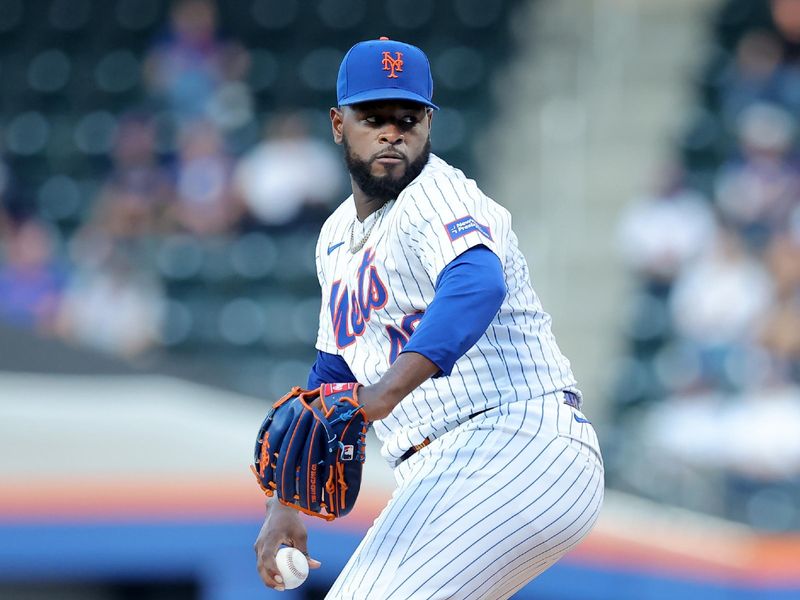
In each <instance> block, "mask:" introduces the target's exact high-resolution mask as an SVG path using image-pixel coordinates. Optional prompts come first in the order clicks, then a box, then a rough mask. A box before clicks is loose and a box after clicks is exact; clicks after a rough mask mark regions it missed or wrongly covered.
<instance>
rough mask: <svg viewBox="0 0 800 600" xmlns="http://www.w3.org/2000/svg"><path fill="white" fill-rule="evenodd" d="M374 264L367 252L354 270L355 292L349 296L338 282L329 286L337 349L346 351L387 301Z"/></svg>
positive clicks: (369, 253)
mask: <svg viewBox="0 0 800 600" xmlns="http://www.w3.org/2000/svg"><path fill="white" fill-rule="evenodd" d="M374 260H375V253H374V252H373V251H372V249H371V248H370V249H367V251H366V252H364V258H363V260H362V261H361V266H359V267H358V289H355V290H353V291H352V292H351V291H350V290H349V289H348V288H347V286H346V285H345V286H342V282H341V280H339V281H334V282H333V286H332V287H331V298H330V309H331V322H332V323H333V333H334V335H335V337H336V347H337V348H346V347H347V346H349V345H350V344H352V343H353V342H355V341H356V338H357V337H359V336H361V335H363V334H364V331H365V330H366V328H367V323H368V322H369V319H370V317H371V316H372V311H373V310H379V309H381V308H383V307H384V306H386V302H387V300H388V299H389V293H388V291H387V289H386V285H385V284H384V283H383V281H381V278H380V277H379V276H378V269H376V268H375V267H374V266H373V264H372V263H373V261H374Z"/></svg>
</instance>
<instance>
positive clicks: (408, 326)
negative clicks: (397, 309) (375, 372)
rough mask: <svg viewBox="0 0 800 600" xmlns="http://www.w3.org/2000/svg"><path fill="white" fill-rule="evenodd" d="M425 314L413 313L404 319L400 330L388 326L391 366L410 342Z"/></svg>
mask: <svg viewBox="0 0 800 600" xmlns="http://www.w3.org/2000/svg"><path fill="white" fill-rule="evenodd" d="M423 314H425V313H421V312H420V313H413V314H410V315H406V316H405V317H403V320H402V321H401V322H400V328H399V329H398V328H397V327H395V326H394V325H387V326H386V332H387V333H388V334H389V364H392V363H393V362H394V361H395V360H397V357H398V356H399V355H400V353H401V352H402V351H403V348H405V347H406V344H407V343H408V340H409V339H411V334H412V333H414V330H415V329H416V328H417V323H419V321H420V319H422V315H423Z"/></svg>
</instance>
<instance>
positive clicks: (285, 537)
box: [253, 498, 321, 592]
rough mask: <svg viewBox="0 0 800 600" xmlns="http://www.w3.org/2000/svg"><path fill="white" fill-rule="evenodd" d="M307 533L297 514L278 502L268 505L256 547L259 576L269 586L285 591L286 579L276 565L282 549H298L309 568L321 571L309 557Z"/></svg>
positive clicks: (269, 502)
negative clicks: (284, 582)
mask: <svg viewBox="0 0 800 600" xmlns="http://www.w3.org/2000/svg"><path fill="white" fill-rule="evenodd" d="M307 544H308V533H307V532H306V526H305V525H304V524H303V521H302V519H301V518H300V513H299V512H297V511H296V510H294V509H292V508H289V507H287V506H283V505H282V504H281V503H280V502H278V500H277V499H276V498H270V499H269V500H268V501H267V516H266V518H265V519H264V524H263V525H262V526H261V531H260V532H259V533H258V538H257V539H256V543H255V545H254V546H253V549H254V550H255V552H256V566H257V567H258V574H259V575H261V579H262V580H263V581H264V584H266V585H267V586H269V587H271V588H273V589H275V590H278V591H281V592H282V591H283V589H284V588H283V578H282V577H281V576H280V572H279V571H278V565H277V564H276V563H275V555H276V554H277V553H278V550H279V549H280V547H281V545H286V546H292V547H293V548H297V549H298V550H300V552H302V553H303V554H305V555H306V558H307V559H308V566H309V567H310V568H312V569H319V567H320V565H321V563H320V562H319V561H317V560H314V559H313V558H311V557H310V556H309V555H308V545H307Z"/></svg>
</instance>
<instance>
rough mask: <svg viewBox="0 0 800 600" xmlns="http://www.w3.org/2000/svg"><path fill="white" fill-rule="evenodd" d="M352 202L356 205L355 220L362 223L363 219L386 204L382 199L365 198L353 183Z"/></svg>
mask: <svg viewBox="0 0 800 600" xmlns="http://www.w3.org/2000/svg"><path fill="white" fill-rule="evenodd" d="M353 200H354V202H355V205H356V218H357V219H358V220H359V221H361V222H362V223H363V222H364V219H366V218H367V217H368V216H370V215H371V214H372V213H374V212H375V211H376V210H378V209H379V208H380V207H381V206H383V205H384V204H386V202H388V200H385V199H383V198H371V197H369V196H367V195H366V194H365V193H364V192H363V191H362V190H361V189H360V188H359V187H358V185H357V184H356V183H355V182H353Z"/></svg>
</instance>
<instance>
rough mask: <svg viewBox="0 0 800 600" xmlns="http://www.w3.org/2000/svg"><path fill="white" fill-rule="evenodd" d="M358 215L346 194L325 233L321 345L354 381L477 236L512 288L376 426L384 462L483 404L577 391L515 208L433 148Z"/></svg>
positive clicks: (384, 362) (398, 335) (393, 344)
mask: <svg viewBox="0 0 800 600" xmlns="http://www.w3.org/2000/svg"><path fill="white" fill-rule="evenodd" d="M355 217H356V213H355V205H354V201H353V197H352V196H351V197H349V198H348V199H347V200H345V202H343V203H342V204H341V205H340V206H339V207H338V209H337V210H336V211H335V212H334V213H333V215H331V217H329V219H328V220H327V221H326V223H325V225H324V226H323V228H322V231H321V233H320V237H319V241H318V244H317V256H316V260H317V272H318V276H319V282H320V286H321V288H322V308H321V311H320V326H319V332H318V337H317V348H318V349H319V350H322V351H324V352H328V353H332V354H338V355H340V356H342V357H343V358H344V360H345V361H346V362H347V364H348V366H349V367H350V369H351V370H352V372H353V374H354V375H355V376H356V378H357V379H358V381H360V382H361V383H364V384H372V383H376V382H377V381H378V380H379V379H380V378H381V376H382V375H383V374H384V373H385V372H386V370H387V369H388V368H389V366H390V365H391V361H392V360H393V359H394V358H395V357H396V355H397V353H399V352H400V351H401V350H402V347H403V346H404V345H405V343H406V342H407V341H408V339H409V337H410V336H411V335H412V334H413V331H414V327H415V326H416V323H417V322H418V321H419V319H420V318H421V316H422V314H424V311H425V309H426V308H427V306H428V305H429V304H430V302H431V301H432V300H433V296H434V292H435V283H436V280H437V277H438V275H439V273H440V272H441V271H442V269H443V268H444V267H445V266H446V265H447V264H448V263H449V262H450V261H451V260H453V259H454V258H455V257H456V256H458V255H459V254H461V253H462V252H464V251H466V250H467V249H469V248H471V247H473V246H477V245H484V246H486V247H488V248H489V249H490V250H491V251H492V252H494V253H495V254H497V256H498V257H499V258H500V260H501V263H502V265H503V270H504V275H505V280H506V287H507V290H508V293H507V295H506V298H505V300H504V301H503V304H502V306H501V308H500V311H499V312H498V314H497V316H496V317H495V319H494V320H493V321H492V323H491V324H490V326H489V327H488V329H487V331H486V333H485V334H484V335H483V336H482V337H481V338H480V339H479V340H478V342H477V343H476V344H475V345H474V346H473V347H472V348H471V349H470V350H469V351H467V353H466V354H465V355H464V356H462V357H461V358H460V359H459V360H458V361H456V364H455V366H454V368H453V372H452V374H451V375H450V376H449V377H441V378H434V379H430V380H428V381H426V382H425V383H423V384H422V385H421V386H420V387H419V388H417V389H416V390H415V391H414V392H412V393H411V394H410V395H409V396H408V397H406V398H405V399H404V400H403V401H402V402H400V404H398V405H397V407H395V409H394V410H393V411H392V413H391V414H390V415H389V416H388V417H387V418H385V419H383V420H382V421H379V422H377V423H375V432H376V434H377V435H378V437H379V439H380V440H381V441H382V443H383V447H382V454H383V455H384V457H385V458H386V459H387V460H388V461H389V462H390V463H391V464H394V463H395V462H396V460H397V459H398V458H399V457H400V456H402V454H403V453H404V452H405V451H406V450H407V449H408V448H410V447H411V446H413V445H416V444H419V443H421V442H422V441H423V440H424V439H425V438H427V437H431V438H436V437H439V436H441V435H443V434H444V433H445V432H447V431H450V430H452V429H453V428H454V427H456V426H458V425H459V424H460V423H463V422H464V421H465V420H467V419H468V418H469V415H472V414H474V413H476V412H478V411H481V410H485V409H490V408H494V407H498V406H501V405H503V404H507V403H511V402H517V401H525V400H529V399H532V398H538V397H541V396H544V395H547V394H551V393H553V392H556V391H559V390H570V391H573V392H574V393H576V394H578V395H579V392H578V391H577V389H576V387H575V386H576V382H575V379H574V377H573V374H572V371H571V369H570V364H569V361H567V359H566V358H565V357H564V356H563V355H562V353H561V351H560V350H559V348H558V345H557V344H556V341H555V339H554V337H553V334H552V332H551V329H550V317H549V315H548V314H547V313H546V312H544V310H543V308H542V306H541V303H540V302H539V299H538V297H537V296H536V294H535V292H534V291H533V288H532V287H531V284H530V276H529V273H528V267H527V264H526V261H525V258H524V257H523V255H522V253H521V252H520V250H519V248H518V245H517V239H516V236H515V235H514V233H513V231H512V230H511V217H510V214H509V213H508V211H507V210H505V209H504V208H503V207H501V206H499V205H498V204H497V203H495V202H494V201H492V200H491V199H490V198H488V197H487V196H486V195H484V194H483V193H482V192H481V190H480V189H479V188H478V186H477V185H476V184H475V182H474V181H473V180H471V179H468V178H466V177H465V176H464V174H463V173H462V172H461V171H459V170H458V169H455V168H453V167H451V166H450V165H448V164H447V163H446V162H444V161H443V160H441V159H440V158H438V157H436V156H433V155H432V156H431V158H430V161H429V162H428V164H427V165H426V166H425V168H424V170H423V171H422V173H421V174H420V175H419V177H417V178H416V179H415V180H414V181H413V182H412V183H411V184H409V185H408V186H407V187H406V188H405V189H404V190H403V192H401V193H400V195H399V196H398V198H397V200H394V201H391V202H389V203H388V204H387V205H386V207H385V209H384V210H383V211H381V212H380V213H373V215H370V217H368V218H367V219H366V220H365V222H364V223H363V224H362V223H358V222H357V220H356V218H355ZM366 231H369V232H370V233H369V237H368V238H367V241H366V243H365V244H364V247H363V248H362V249H361V250H359V251H358V252H355V253H353V252H351V251H350V244H351V240H352V239H354V240H355V241H356V242H358V241H359V240H360V239H361V237H362V235H363V234H364V233H365V232H366ZM454 318H469V316H468V315H458V316H456V315H454Z"/></svg>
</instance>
